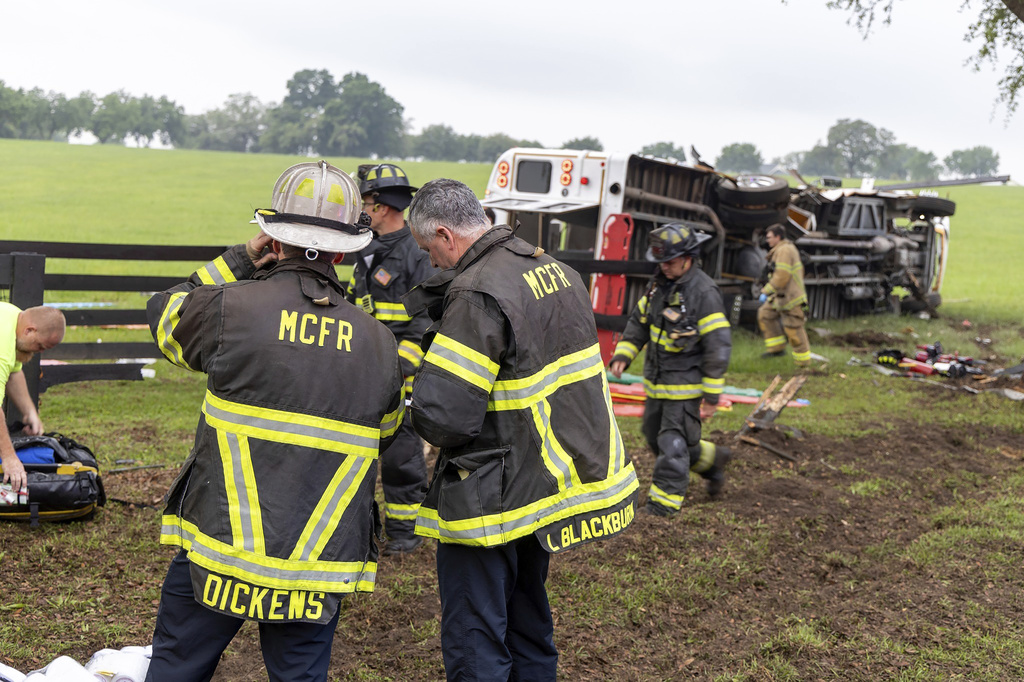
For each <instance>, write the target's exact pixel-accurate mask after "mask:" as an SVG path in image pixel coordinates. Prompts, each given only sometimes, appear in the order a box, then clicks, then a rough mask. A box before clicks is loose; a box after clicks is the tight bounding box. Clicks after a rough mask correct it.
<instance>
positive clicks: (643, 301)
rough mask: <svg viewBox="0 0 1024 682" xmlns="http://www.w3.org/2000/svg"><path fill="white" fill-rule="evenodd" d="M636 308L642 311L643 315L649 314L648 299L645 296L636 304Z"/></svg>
mask: <svg viewBox="0 0 1024 682" xmlns="http://www.w3.org/2000/svg"><path fill="white" fill-rule="evenodd" d="M636 307H637V308H638V309H639V310H640V314H641V315H643V314H644V313H646V312H647V297H646V296H643V297H641V298H640V300H639V301H637V302H636Z"/></svg>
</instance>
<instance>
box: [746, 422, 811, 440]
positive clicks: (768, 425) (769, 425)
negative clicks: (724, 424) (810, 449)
mask: <svg viewBox="0 0 1024 682" xmlns="http://www.w3.org/2000/svg"><path fill="white" fill-rule="evenodd" d="M746 424H747V426H749V427H750V429H751V430H752V431H757V430H760V429H764V430H766V431H781V432H782V433H785V434H787V435H789V436H792V437H793V438H796V439H797V440H803V439H804V433H803V431H801V430H800V429H797V428H794V427H792V426H786V425H785V424H775V423H773V422H768V421H765V420H763V419H755V418H754V417H747V421H746Z"/></svg>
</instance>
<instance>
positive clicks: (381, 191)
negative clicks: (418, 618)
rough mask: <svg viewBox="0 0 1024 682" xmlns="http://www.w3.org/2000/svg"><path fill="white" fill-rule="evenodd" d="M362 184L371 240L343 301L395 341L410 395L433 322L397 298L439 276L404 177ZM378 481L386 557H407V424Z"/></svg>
mask: <svg viewBox="0 0 1024 682" xmlns="http://www.w3.org/2000/svg"><path fill="white" fill-rule="evenodd" d="M359 177H360V180H361V182H360V184H359V193H360V194H361V195H362V197H363V210H364V211H365V212H366V213H367V215H369V216H370V229H371V230H373V232H374V239H373V241H372V242H370V244H369V246H367V247H366V248H364V249H363V250H361V251H360V252H359V254H358V255H357V257H356V262H355V267H354V268H353V270H352V279H351V280H350V281H349V285H348V298H349V300H350V301H352V302H353V303H355V304H356V305H358V306H360V307H362V308H363V310H365V311H366V312H367V313H369V314H370V315H373V316H374V317H375V318H377V320H379V321H380V322H382V323H383V324H384V325H385V326H386V327H387V328H388V329H390V330H391V332H392V333H393V334H394V335H395V339H396V340H397V341H398V355H399V358H400V361H401V364H402V374H403V375H404V376H405V390H406V395H408V394H409V392H410V391H411V390H412V381H413V375H415V373H416V370H417V369H418V368H419V366H420V363H421V362H422V360H423V351H422V350H420V339H421V338H422V337H423V332H424V331H426V329H427V327H428V326H429V325H430V318H429V317H427V314H426V313H425V312H421V313H419V314H417V315H410V314H409V313H407V312H406V310H405V306H404V305H403V304H402V296H404V295H405V294H407V293H409V291H410V290H411V289H412V288H413V287H414V286H416V285H417V284H419V283H420V282H422V281H424V280H425V279H427V278H428V277H430V276H431V275H433V274H434V273H435V272H436V270H435V269H434V268H433V267H431V265H430V257H429V256H428V255H427V254H425V253H424V252H422V251H420V249H419V247H418V246H417V245H416V241H415V240H414V239H413V238H412V233H411V232H410V231H409V226H408V225H407V224H406V222H405V217H404V211H405V209H406V208H407V207H408V206H409V203H410V202H411V201H412V196H413V192H415V191H416V188H415V187H413V186H412V185H410V184H409V179H408V178H407V177H406V175H405V171H403V170H402V169H401V168H399V167H398V166H395V165H392V164H389V163H381V164H377V165H369V164H367V165H363V166H360V167H359ZM380 478H381V483H382V484H383V488H384V532H385V534H386V535H387V536H388V543H387V545H386V546H385V547H384V551H383V554H384V555H390V554H401V553H404V552H411V551H412V550H414V549H416V547H417V546H418V545H419V544H420V543H421V542H423V538H421V537H418V536H417V535H415V534H414V533H413V529H414V527H415V525H416V512H417V510H418V509H419V506H420V502H422V501H423V495H424V494H425V493H426V491H427V465H426V462H425V461H424V459H423V441H422V440H420V437H419V436H417V435H416V432H415V431H414V430H413V428H412V423H411V422H409V421H405V422H403V423H402V427H401V428H400V429H399V431H398V436H397V437H396V438H395V441H394V442H393V443H392V444H391V446H390V447H389V448H388V449H387V450H385V451H383V452H381V455H380Z"/></svg>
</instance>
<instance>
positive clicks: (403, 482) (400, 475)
mask: <svg viewBox="0 0 1024 682" xmlns="http://www.w3.org/2000/svg"><path fill="white" fill-rule="evenodd" d="M406 416H407V417H408V415H406ZM380 480H381V483H382V484H383V487H384V532H385V533H386V534H387V536H388V537H389V538H392V539H394V538H408V537H412V535H413V529H414V528H415V527H416V513H417V512H418V511H419V508H420V503H421V502H423V497H424V496H425V495H426V494H427V463H426V461H425V460H424V459H423V440H422V439H421V438H420V437H419V436H417V435H416V432H415V431H413V428H412V420H411V419H405V420H404V421H403V422H402V425H401V426H400V427H399V430H398V435H397V436H395V440H394V441H392V443H391V446H390V447H389V448H388V449H387V450H385V451H384V452H382V453H381V454H380Z"/></svg>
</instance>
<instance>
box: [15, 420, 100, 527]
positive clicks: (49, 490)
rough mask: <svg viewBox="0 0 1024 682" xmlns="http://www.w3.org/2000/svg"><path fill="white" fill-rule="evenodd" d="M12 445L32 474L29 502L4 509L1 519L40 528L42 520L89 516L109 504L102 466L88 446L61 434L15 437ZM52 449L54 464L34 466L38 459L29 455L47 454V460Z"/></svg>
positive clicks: (30, 475)
mask: <svg viewBox="0 0 1024 682" xmlns="http://www.w3.org/2000/svg"><path fill="white" fill-rule="evenodd" d="M11 442H12V443H13V444H14V449H15V451H16V452H17V453H18V455H19V458H20V459H22V464H23V465H24V466H25V471H26V472H27V474H28V502H27V503H26V504H15V505H9V506H0V520H4V521H29V522H30V523H31V525H33V526H36V525H39V522H40V521H64V520H67V519H78V518H82V517H89V516H91V515H92V514H93V513H94V512H95V511H96V507H102V506H103V505H104V504H106V502H107V496H106V493H104V491H103V481H102V479H101V478H100V469H99V464H98V463H97V462H96V457H95V455H93V454H92V450H90V449H89V448H88V447H86V446H84V445H82V444H81V443H79V442H77V441H75V440H74V439H72V438H68V437H67V436H64V435H61V434H59V433H48V434H44V435H42V436H13V437H12V438H11ZM49 450H52V451H53V463H52V464H51V463H30V462H31V461H32V459H34V457H29V456H27V455H29V452H26V451H30V452H31V453H34V454H40V453H44V457H43V458H44V459H46V458H48V457H46V455H48V454H49V453H48V451H49ZM23 452H24V453H25V454H26V456H24V457H23V456H22V453H23ZM26 459H28V460H29V461H25V460H26ZM0 471H3V467H0ZM2 478H3V477H2V475H0V480H2Z"/></svg>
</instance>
